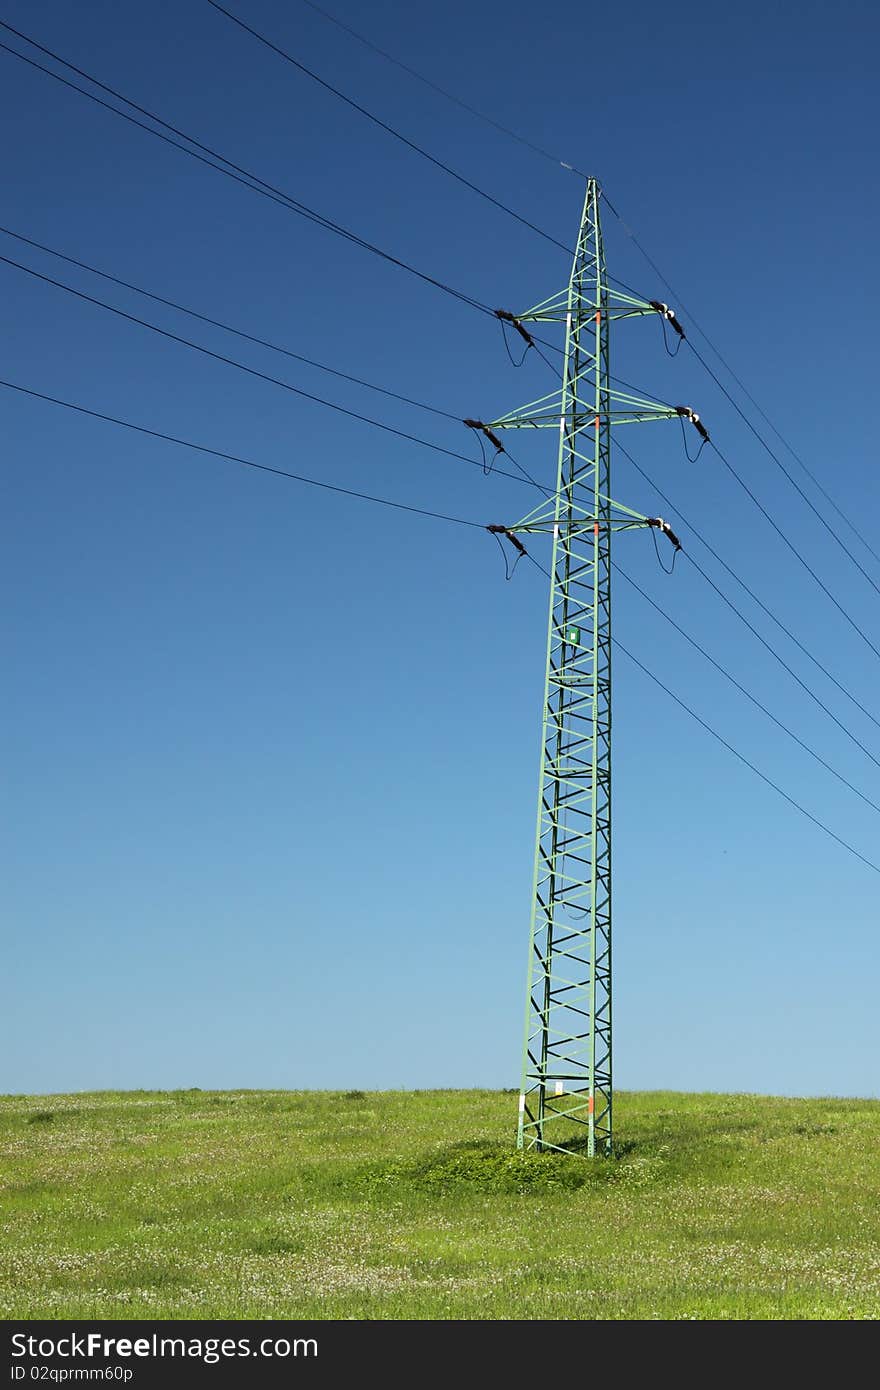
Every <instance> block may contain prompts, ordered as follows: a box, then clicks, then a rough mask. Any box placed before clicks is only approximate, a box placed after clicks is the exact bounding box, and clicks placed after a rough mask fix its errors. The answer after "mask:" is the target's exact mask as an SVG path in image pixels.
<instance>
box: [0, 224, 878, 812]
mask: <svg viewBox="0 0 880 1390" xmlns="http://www.w3.org/2000/svg"><path fill="white" fill-rule="evenodd" d="M25 240H27V239H25ZM34 244H37V243H34ZM42 249H46V248H42ZM53 254H54V253H53ZM65 259H67V258H65ZM0 262H4V263H6V264H8V265H10V266H13V267H14V268H16V269H18V270H22V271H24V272H25V273H26V274H28V275H32V276H34V277H35V278H36V279H39V280H41V281H44V282H45V283H48V284H51V285H53V286H54V287H56V288H59V289H62V290H65V291H66V292H67V293H69V294H72V295H74V296H75V297H77V298H79V299H82V300H84V301H85V302H87V303H90V304H92V305H94V306H96V307H98V308H102V309H104V310H106V311H108V312H110V313H113V314H116V315H118V316H119V317H122V318H124V319H126V320H128V321H129V322H133V323H136V324H138V325H139V326H141V327H144V328H148V329H150V330H151V331H153V332H156V333H158V334H160V335H161V336H162V337H165V338H168V339H170V340H171V341H174V342H177V343H179V344H181V345H182V346H185V347H189V348H191V349H192V350H194V351H197V352H201V353H204V354H205V355H207V356H209V357H212V358H214V359H215V360H217V361H221V362H224V363H225V364H227V365H229V366H233V367H236V368H238V369H239V370H242V371H244V372H246V373H248V374H249V375H253V376H256V377H258V378H259V379H261V380H264V381H267V382H269V383H271V384H273V385H277V386H281V387H282V388H283V389H286V390H289V391H292V392H293V393H294V394H296V395H298V396H301V397H304V398H305V399H307V400H310V401H312V402H314V403H317V404H320V405H324V406H325V407H327V408H329V409H332V410H336V411H339V412H340V413H342V414H344V415H347V416H349V417H351V418H354V419H356V420H358V421H360V422H362V423H366V424H370V425H372V426H374V427H375V428H378V429H381V430H384V431H386V432H388V433H391V434H394V435H396V436H397V437H399V438H404V439H406V440H408V441H409V442H412V443H417V444H420V445H421V446H422V447H425V448H429V449H431V450H433V451H435V452H439V453H442V454H444V455H446V456H449V457H452V458H455V459H458V460H461V461H463V462H466V463H470V464H471V465H472V466H480V465H479V464H478V463H477V461H476V460H474V459H470V458H468V457H467V456H466V455H463V454H460V453H458V452H457V451H453V450H449V449H445V448H443V447H442V446H440V445H437V444H434V443H432V442H431V441H429V440H425V439H422V438H420V437H419V436H416V435H412V434H410V433H408V432H406V431H402V430H398V429H396V428H395V427H393V426H390V425H387V424H385V423H384V422H382V421H378V420H375V419H374V418H372V417H370V416H365V415H363V414H361V413H359V412H355V411H351V410H348V409H347V408H346V407H344V406H340V405H338V404H337V403H335V402H332V401H327V400H326V399H324V398H323V397H320V396H316V395H314V394H313V393H311V392H306V391H303V390H301V389H300V388H298V387H295V386H292V385H291V384H290V383H289V382H285V381H282V380H281V379H280V378H278V377H273V376H270V375H269V374H268V373H265V372H260V371H257V370H256V369H255V368H252V367H248V366H246V365H245V364H244V363H240V362H237V361H236V360H235V359H233V358H229V357H226V356H225V355H224V354H221V353H216V352H214V351H212V350H211V349H209V348H205V347H203V346H202V345H201V344H198V343H194V342H192V341H191V340H189V339H186V338H183V337H182V336H181V335H179V334H176V333H171V332H169V331H168V330H166V329H162V328H159V327H158V326H157V325H156V324H152V323H150V322H149V321H148V320H145V319H141V318H139V317H137V316H136V315H132V314H129V313H127V312H125V311H124V310H121V309H117V308H116V307H115V306H113V305H110V304H107V303H106V302H105V301H102V300H99V299H96V298H94V297H93V296H91V295H86V294H84V293H83V292H81V291H79V290H75V289H73V288H72V287H71V286H69V285H65V284H64V283H63V282H61V281H59V280H55V279H54V278H52V277H50V276H46V275H43V274H41V273H40V272H38V271H35V270H32V269H31V268H30V267H28V266H24V265H22V264H21V263H20V262H17V261H13V260H11V259H10V258H8V257H2V256H0ZM78 264H82V263H78ZM88 268H89V269H91V267H88ZM96 273H99V274H100V273H101V272H96ZM110 278H115V277H110ZM120 283H124V284H125V283H127V282H120ZM129 287H130V288H136V287H131V286H129ZM151 297H155V296H151ZM163 302H165V303H172V302H171V301H163ZM174 307H180V306H174ZM184 312H188V311H186V310H184ZM199 317H202V316H199ZM209 322H214V323H216V322H217V321H216V320H209ZM220 326H223V327H227V325H220ZM232 331H235V330H232ZM378 389H382V388H378ZM451 418H455V417H451ZM621 447H622V446H621ZM624 452H626V451H624ZM627 456H628V457H630V458H631V455H627ZM511 462H512V463H513V465H514V467H516V468H517V470H518V471H519V472H520V474H522V475H523V478H524V479H525V480H526V481H527V482H529V483H531V484H532V485H533V486H535V487H537V488H539V490H541V491H544V492H545V495H546V490H545V489H543V488H541V485H540V484H539V483H537V482H536V480H535V479H534V478H533V477H532V476H531V475H530V474H529V473H528V472H527V471H526V470H525V469H524V468H523V467H522V466H521V465H520V464H519V463H518V462H517V461H516V460H515V459H513V458H511ZM633 462H634V460H633ZM495 471H496V472H498V473H499V474H501V475H502V476H504V477H507V478H511V479H513V480H514V481H519V479H518V478H517V477H516V475H515V474H512V473H509V472H507V471H506V470H504V469H500V468H499V469H496V470H495ZM640 471H641V470H640ZM692 563H694V565H695V567H696V568H698V569H699V568H700V567H699V566H697V565H696V562H695V561H692ZM700 572H701V573H703V571H700ZM703 577H704V578H705V579H706V581H707V582H708V583H709V584H710V585H711V586H712V587H713V588H714V589H716V592H718V593H719V596H720V597H721V598H722V599H723V600H724V602H725V603H727V604H728V606H729V607H731V608H732V609H733V611H734V612H736V613H737V615H738V616H739V617H740V618H741V619H742V621H743V622H745V623H746V625H747V626H749V627H750V630H751V631H753V632H754V634H755V635H756V636H757V637H758V638H759V640H760V641H762V643H763V644H764V645H765V646H767V647H768V649H769V650H771V651H773V648H772V647H770V646H769V644H768V643H766V641H765V639H763V637H761V635H760V634H759V633H758V632H757V630H756V629H754V628H752V627H751V624H749V623H748V620H747V619H745V618H744V617H743V615H742V614H741V613H739V610H738V609H736V607H735V605H733V604H732V603H731V602H730V600H728V599H727V597H726V596H725V595H724V594H723V593H721V591H720V590H718V589H717V586H716V585H715V584H714V583H713V581H712V580H711V579H709V577H708V576H707V575H705V573H703ZM649 601H651V600H649ZM664 616H668V615H664ZM669 621H670V622H671V621H673V620H672V619H669ZM688 640H691V639H688ZM773 654H774V655H775V656H776V657H777V660H779V661H780V664H782V665H783V666H784V668H785V669H786V670H787V671H788V672H789V674H791V675H792V677H793V678H794V679H795V680H796V681H797V682H798V684H799V685H800V686H801V687H802V688H803V689H804V690H806V691H807V693H808V694H810V695H811V697H812V698H813V699H814V700H816V702H817V703H818V704H819V705H820V707H821V708H822V709H823V710H824V712H825V713H826V714H828V716H829V717H830V718H831V719H832V720H833V721H834V722H835V724H837V726H838V727H839V728H841V729H842V730H843V731H844V732H846V733H847V735H848V736H849V737H850V738H852V739H853V741H854V742H856V743H857V744H858V746H859V747H860V748H861V749H862V751H863V752H864V753H865V754H866V755H867V756H868V757H869V758H871V760H872V761H873V762H875V763H876V764H877V765H878V766H880V763H878V761H877V759H876V758H874V756H873V754H871V753H870V750H868V749H867V748H866V747H865V746H864V744H862V743H861V742H860V741H859V740H858V739H857V738H856V737H855V735H853V734H852V733H851V731H850V730H848V729H847V728H846V726H845V725H843V724H842V723H841V721H840V720H838V719H837V718H836V716H835V715H833V714H832V712H831V711H830V710H829V709H828V708H827V706H825V705H824V704H823V703H822V702H821V701H820V700H819V699H818V697H817V696H815V695H814V694H813V692H812V691H811V690H810V689H809V687H807V686H806V685H805V684H804V682H803V681H801V680H800V678H799V677H798V676H797V675H796V674H795V673H794V672H793V671H792V670H791V668H790V667H788V666H787V665H786V663H784V662H783V661H782V659H781V658H779V657H778V654H777V653H775V652H774V653H773ZM768 713H769V712H768ZM770 717H771V718H773V717H774V716H772V715H771V716H770ZM830 770H831V771H832V772H833V769H830ZM835 775H837V774H835ZM857 794H859V795H860V793H858V792H857Z"/></svg>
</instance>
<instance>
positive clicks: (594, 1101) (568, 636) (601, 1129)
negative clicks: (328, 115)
mask: <svg viewBox="0 0 880 1390" xmlns="http://www.w3.org/2000/svg"><path fill="white" fill-rule="evenodd" d="M599 199H600V192H599V188H598V185H597V183H596V181H595V179H590V180H589V181H588V184H587V192H586V199H585V202H584V209H583V216H582V219H581V226H580V234H579V236H578V242H577V249H576V251H575V255H574V263H573V266H572V272H571V279H570V281H569V285H568V288H567V290H566V291H563V292H562V293H560V294H558V295H555V296H553V297H552V298H551V299H549V300H546V301H544V302H543V303H542V304H539V305H538V306H536V307H535V308H534V309H531V310H529V311H528V312H526V313H524V314H520V315H517V316H516V318H514V319H513V322H514V323H517V324H520V325H523V324H526V323H530V322H531V323H562V324H564V326H565V354H564V366H563V375H562V387H561V391H560V390H558V391H555V392H553V393H552V394H551V395H549V396H545V397H543V398H542V399H541V400H539V401H535V402H532V403H531V404H530V405H528V406H525V407H523V409H521V410H518V411H515V412H513V413H511V414H510V415H507V416H504V417H503V418H501V419H498V420H495V421H492V422H491V425H490V426H484V427H483V428H484V430H486V429H491V430H492V432H493V434H494V432H496V431H498V430H502V429H510V428H517V427H529V428H534V427H537V428H551V429H555V430H556V431H557V432H558V435H559V455H558V468H557V479H556V490H555V494H553V495H550V496H549V497H548V500H547V502H546V503H544V504H541V505H540V506H539V507H538V508H536V509H535V511H534V512H532V513H530V514H529V516H527V517H526V518H524V520H523V521H521V522H519V523H518V524H517V525H516V526H512V527H509V528H506V529H507V534H508V535H515V534H518V533H524V532H536V531H544V532H550V533H551V534H552V537H553V552H552V566H551V581H550V615H549V624H548V639H547V666H546V682H545V694H544V715H543V733H542V743H541V771H540V791H539V803H538V827H537V837H536V839H537V843H536V849H535V873H534V890H533V907H532V920H531V934H530V945H529V969H528V985H527V994H526V1024H525V1041H524V1045H523V1067H522V1086H521V1093H520V1099H519V1125H518V1137H517V1143H518V1147H520V1148H537V1149H576V1150H580V1151H582V1152H583V1151H585V1152H586V1153H587V1154H588V1155H590V1156H592V1155H594V1154H596V1153H607V1152H610V1149H611V1136H612V1072H611V538H612V535H613V534H614V533H615V532H617V531H620V530H627V529H630V528H633V527H644V526H647V525H654V526H657V527H660V528H661V529H663V530H665V531H666V532H667V534H669V535H671V532H669V530H668V527H666V525H665V523H663V522H662V521H660V519H659V518H651V519H649V518H647V517H643V516H641V514H640V513H637V512H634V511H632V510H630V509H629V508H627V507H624V506H622V505H621V504H619V503H616V502H613V501H612V500H611V493H610V473H611V433H612V427H616V426H618V425H622V424H626V423H633V422H635V421H640V420H649V419H654V420H656V419H670V418H675V416H676V415H677V414H680V413H681V412H680V411H679V410H678V409H677V408H675V407H670V406H667V405H663V404H662V403H660V402H657V401H651V400H647V399H643V398H640V397H637V396H633V395H629V394H626V393H622V392H620V391H616V390H613V389H612V388H611V383H610V376H609V337H610V330H611V324H612V323H613V322H614V321H615V320H617V319H621V318H629V317H633V316H636V315H640V314H652V313H656V312H657V310H658V309H660V308H662V309H665V307H666V306H659V305H657V304H656V303H654V304H652V303H650V302H648V301H644V300H639V299H637V298H635V297H631V296H628V295H624V294H621V293H619V292H618V291H615V290H611V289H610V287H609V284H608V281H607V278H606V271H605V256H604V251H603V246H602V232H601V227H600V218H599ZM471 423H474V422H471ZM477 423H479V422H477Z"/></svg>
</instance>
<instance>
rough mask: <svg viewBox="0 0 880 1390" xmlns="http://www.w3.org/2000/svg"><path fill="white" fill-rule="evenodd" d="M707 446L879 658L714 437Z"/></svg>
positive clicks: (876, 650)
mask: <svg viewBox="0 0 880 1390" xmlns="http://www.w3.org/2000/svg"><path fill="white" fill-rule="evenodd" d="M709 446H710V448H712V449H714V451H715V453H716V454H717V455H718V457H719V458H720V460H721V462H722V463H723V464H724V467H725V468H726V469H727V470H728V472H729V473H730V474H731V475H732V476H733V477H734V478H735V479H736V481H737V482H738V483H739V485H740V487H741V488H742V490H743V492H745V493H746V494H747V495H748V496H749V497H750V498H751V499H752V501H753V502H754V504H755V506H756V507H757V508H758V511H759V512H760V513H761V515H762V516H763V517H764V519H765V520H766V521H768V522H769V523H770V525H771V526H772V527H773V530H774V531H775V532H776V534H777V536H778V537H779V539H780V540H781V541H782V542H783V543H784V544H785V545H786V546H787V547H788V549H789V550H790V551H791V553H792V555H794V557H795V559H796V560H797V561H798V563H799V564H801V565H803V567H804V569H805V570H806V571H807V574H809V575H810V576H811V577H812V578H813V579H814V580H815V581H816V583H817V584H818V585H819V588H820V589H821V590H822V592H823V594H825V595H826V597H828V598H829V599H830V600H831V602H832V603H833V604H834V607H835V608H836V609H837V611H838V613H840V614H841V615H842V617H844V618H845V619H846V621H847V622H848V623H849V625H850V627H851V628H852V630H853V632H857V633H858V634H859V636H860V637H861V639H862V641H863V642H864V643H865V644H866V645H867V646H869V647H870V648H871V651H872V652H873V653H874V655H875V656H876V657H877V658H878V660H880V647H876V646H875V645H874V643H873V642H872V641H871V639H870V637H869V636H868V634H867V633H866V632H865V630H864V628H861V627H860V626H859V624H858V623H857V622H856V620H855V618H853V617H851V616H850V614H849V613H848V612H847V610H846V609H845V608H844V606H843V604H842V603H841V602H840V601H839V600H838V599H836V598H835V597H834V595H833V594H832V592H831V590H830V589H829V588H828V586H827V584H824V583H823V581H822V580H821V579H820V578H819V576H818V574H817V573H816V571H815V570H814V569H813V567H812V565H811V564H809V562H808V561H807V560H805V559H804V557H803V555H802V554H801V552H800V551H799V550H798V548H797V546H796V545H795V544H794V543H793V542H792V541H790V540H789V538H788V536H787V535H786V534H785V532H784V531H783V529H782V527H781V526H779V525H778V524H777V523H776V522H775V521H774V520H773V518H772V516H771V515H770V513H769V512H768V511H767V508H766V507H765V506H764V505H763V504H762V503H761V502H759V500H758V498H757V497H756V496H755V494H754V493H753V492H752V489H751V488H750V487H749V485H748V483H747V482H746V481H745V479H744V478H743V477H741V476H740V474H739V473H737V471H736V469H735V468H734V466H733V464H732V463H731V462H730V460H729V459H728V458H727V457H726V456H725V455H724V454H723V453H722V452H721V450H720V449H719V447H718V445H717V444H716V443H715V441H714V439H710V441H709Z"/></svg>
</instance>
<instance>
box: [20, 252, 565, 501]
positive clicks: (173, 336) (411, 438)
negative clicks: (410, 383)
mask: <svg viewBox="0 0 880 1390" xmlns="http://www.w3.org/2000/svg"><path fill="white" fill-rule="evenodd" d="M0 264H4V265H9V266H13V267H14V268H15V269H16V270H21V271H24V273H25V274H26V275H31V276H33V278H34V279H35V280H42V281H43V282H44V283H45V284H47V285H53V286H54V287H55V288H56V289H59V290H64V291H65V293H67V294H70V295H73V296H74V297H75V298H76V299H81V300H83V301H84V302H85V303H87V304H92V305H94V306H95V307H96V308H98V309H105V310H106V311H107V312H108V313H110V314H116V315H117V317H118V318H121V319H126V320H127V321H128V322H129V323H136V324H138V325H139V326H140V327H141V328H148V329H149V330H150V332H151V333H157V334H159V336H160V337H162V338H167V339H169V340H170V341H171V342H174V343H179V344H180V345H181V346H183V347H187V348H191V349H192V350H193V351H194V352H200V353H202V354H203V355H204V356H205V357H211V358H213V359H214V360H215V361H216V362H223V363H225V364H226V365H227V366H228V367H235V368H236V369H237V370H238V371H240V372H246V373H247V374H248V376H253V377H257V378H258V379H259V380H260V381H266V382H268V383H269V384H270V385H272V386H280V387H281V388H282V389H283V390H285V391H290V392H292V393H293V395H295V396H301V397H302V398H303V399H304V400H307V401H312V402H313V403H314V404H316V405H323V406H326V407H327V409H328V410H335V411H337V412H338V414H340V415H346V416H348V417H349V419H352V420H358V421H360V422H361V423H362V424H365V425H372V426H373V428H374V429H378V430H383V431H384V432H385V433H386V434H393V435H396V437H397V438H398V439H406V440H407V441H408V442H409V443H411V444H419V445H421V447H422V448H425V449H431V450H432V451H433V452H434V453H435V454H445V455H446V457H447V458H453V459H458V460H459V461H460V462H462V463H468V464H470V465H471V467H473V468H481V467H482V465H481V464H480V462H479V461H478V460H477V459H472V458H469V457H468V456H467V454H460V453H458V452H457V451H456V450H455V449H446V448H444V447H443V445H441V444H434V443H432V441H431V440H429V439H422V438H421V436H420V435H417V434H410V433H409V432H408V431H407V430H399V429H397V428H396V427H395V426H394V425H387V424H385V423H384V422H383V421H382V420H376V419H375V418H374V417H373V416H371V415H363V414H361V413H360V412H359V411H356V410H349V409H348V408H347V407H346V406H343V405H339V404H337V402H335V401H328V400H326V399H325V398H324V397H323V396H316V395H315V394H314V393H313V392H311V391H304V390H302V388H301V387H299V386H293V385H291V383H290V382H289V381H283V380H282V379H281V377H277V376H271V375H270V374H269V373H268V372H261V371H258V370H257V368H256V367H248V366H247V365H246V364H245V363H244V362H238V361H236V359H235V358H234V357H227V356H225V354H224V353H222V352H214V351H213V349H212V348H207V347H203V346H202V344H201V343H194V342H193V341H192V340H191V339H190V338H184V337H182V336H181V335H180V334H179V333H172V332H171V331H170V330H169V329H167V328H160V327H159V326H158V324H155V323H150V321H149V320H148V319H142V318H139V317H138V316H137V315H136V314H129V313H127V312H126V311H125V310H124V309H117V308H116V306H115V305H113V304H107V303H106V301H105V300H103V299H96V298H95V297H94V296H93V295H90V294H85V293H84V292H83V291H82V290H75V289H74V288H73V286H72V285H65V284H64V282H63V281H62V280H56V279H54V278H53V277H52V276H51V275H44V274H42V273H41V272H40V271H38V270H32V269H31V267H30V266H26V265H22V264H21V262H20V261H14V260H12V259H11V258H10V257H9V256H0ZM495 472H496V473H499V474H500V475H501V476H502V477H505V478H512V479H513V481H514V482H521V481H523V479H521V478H519V477H517V475H516V474H515V473H508V472H506V471H505V470H504V469H501V468H497V469H495ZM528 481H530V482H531V481H533V480H532V479H529V480H528ZM535 486H538V485H537V484H535Z"/></svg>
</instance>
